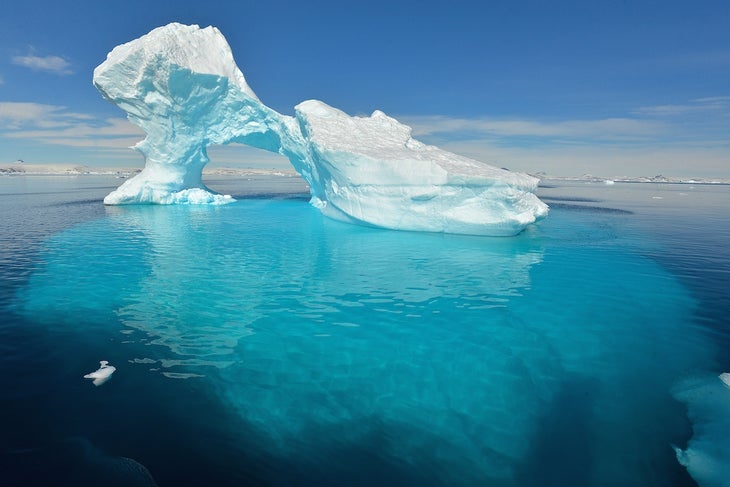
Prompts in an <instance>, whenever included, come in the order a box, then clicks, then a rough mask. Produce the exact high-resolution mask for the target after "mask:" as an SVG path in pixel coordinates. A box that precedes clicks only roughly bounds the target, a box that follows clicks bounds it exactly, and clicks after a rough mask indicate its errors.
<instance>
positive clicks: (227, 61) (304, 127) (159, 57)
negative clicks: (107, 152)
mask: <svg viewBox="0 0 730 487" xmlns="http://www.w3.org/2000/svg"><path fill="white" fill-rule="evenodd" d="M94 85H95V86H96V87H97V88H98V89H99V91H101V93H102V94H103V95H104V97H105V98H107V99H108V100H110V101H111V102H112V103H115V104H117V105H118V106H119V107H120V108H122V109H123V110H124V111H126V112H127V114H128V118H129V120H130V121H131V122H132V123H134V124H136V125H138V126H140V127H141V128H142V129H143V130H144V131H145V133H146V134H147V136H146V138H145V139H144V140H143V141H142V142H140V143H139V144H137V145H136V146H135V148H136V149H137V150H139V151H140V152H141V153H142V154H143V155H144V157H145V168H144V170H143V171H142V172H141V173H140V174H138V175H137V176H135V177H134V178H132V179H130V180H128V181H126V182H125V183H124V184H123V185H122V186H120V187H119V188H118V189H117V190H116V191H114V192H112V193H111V194H109V195H108V196H107V197H106V198H105V199H104V203H105V204H109V205H117V204H129V203H158V204H172V203H195V204H200V203H214V204H220V203H226V202H230V201H232V198H230V197H227V196H223V195H216V194H213V193H212V192H211V191H210V190H208V189H207V188H206V187H205V186H204V185H203V183H202V178H201V174H202V169H203V167H204V166H205V164H207V162H208V156H207V151H206V148H207V147H208V146H209V145H212V144H228V143H232V142H237V143H243V144H247V145H251V146H254V147H258V148H261V149H265V150H268V151H272V152H277V153H280V154H282V155H284V156H286V157H288V158H289V160H290V161H291V163H292V165H293V166H294V168H295V169H296V170H297V172H299V174H300V175H301V176H302V177H303V178H304V179H305V180H306V182H307V183H308V184H309V186H310V190H311V196H312V200H311V203H312V204H313V205H314V206H315V207H317V208H319V209H320V210H321V211H322V213H324V214H325V215H328V216H330V217H333V218H337V219H340V220H345V221H355V222H361V223H366V224H370V225H375V226H380V227H385V228H392V229H401V230H417V231H431V232H449V233H465V234H477V235H514V234H516V233H519V232H520V231H521V230H522V229H524V228H525V226H527V225H529V224H530V223H533V222H535V221H537V220H539V219H541V218H543V217H544V216H545V215H547V211H548V208H547V206H546V205H545V204H544V203H543V202H542V201H540V200H539V199H538V198H537V197H536V196H535V195H534V190H535V188H536V187H537V183H538V180H537V179H536V178H534V177H531V176H528V175H526V174H521V173H513V172H510V171H507V170H504V169H499V168H496V167H492V166H489V165H487V164H483V163H481V162H478V161H474V160H472V159H468V158H466V157H462V156H459V155H457V154H452V153H449V152H446V151H444V150H441V149H439V148H437V147H433V146H428V145H425V144H423V143H421V142H418V141H416V140H414V139H413V138H412V137H411V129H410V127H408V126H406V125H403V124H401V123H399V122H398V121H397V120H395V119H393V118H391V117H388V116H387V115H385V114H384V113H383V112H381V111H375V112H373V114H372V115H371V116H370V117H351V116H349V115H347V114H346V113H344V112H342V111H340V110H337V109H335V108H332V107H330V106H328V105H326V104H325V103H323V102H321V101H317V100H309V101H305V102H303V103H300V104H299V105H297V106H296V108H295V117H290V116H285V115H282V114H280V113H278V112H276V111H274V110H272V109H270V108H269V107H267V106H266V105H264V104H263V103H261V101H259V99H258V98H257V97H256V95H255V93H254V92H253V91H252V90H251V88H250V87H249V86H248V84H247V83H246V81H245V78H244V76H243V74H242V73H241V71H240V69H239V68H238V67H237V66H236V64H235V62H234V60H233V55H232V54H231V49H230V47H229V46H228V43H227V42H226V40H225V38H224V37H223V35H222V34H221V33H220V32H219V31H218V30H217V29H216V28H214V27H206V28H204V29H201V28H200V27H198V26H196V25H191V26H187V25H181V24H177V23H173V24H169V25H166V26H164V27H159V28H157V29H154V30H153V31H151V32H150V33H149V34H147V35H145V36H142V37H140V38H139V39H136V40H134V41H131V42H128V43H126V44H123V45H121V46H118V47H116V48H114V50H113V51H112V52H111V53H109V55H108V56H107V59H106V61H105V62H104V63H102V64H101V65H100V66H98V67H97V68H96V69H95V70H94ZM188 190H195V191H192V192H186V191H188ZM202 193H208V196H206V195H203V194H202Z"/></svg>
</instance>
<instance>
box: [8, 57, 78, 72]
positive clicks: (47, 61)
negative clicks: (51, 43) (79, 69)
mask: <svg viewBox="0 0 730 487" xmlns="http://www.w3.org/2000/svg"><path fill="white" fill-rule="evenodd" d="M12 61H13V64H16V65H18V66H23V67H26V68H30V69H32V70H34V71H47V72H49V73H54V74H59V75H68V74H73V71H72V70H71V63H69V62H68V61H67V60H66V59H64V58H62V57H60V56H36V55H35V54H33V53H30V54H28V55H27V56H13V58H12Z"/></svg>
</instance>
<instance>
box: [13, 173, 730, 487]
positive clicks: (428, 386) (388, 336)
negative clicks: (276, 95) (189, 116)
mask: <svg viewBox="0 0 730 487" xmlns="http://www.w3.org/2000/svg"><path fill="white" fill-rule="evenodd" d="M118 182H119V180H114V179H108V178H102V177H93V176H86V177H80V178H75V179H71V178H50V179H49V178H38V177H36V178H34V177H20V178H14V177H13V178H10V177H9V178H0V208H1V209H2V213H3V215H7V218H4V219H3V223H2V225H3V227H2V233H1V234H0V235H1V236H0V239H1V243H2V254H1V257H0V276H1V277H2V281H1V282H2V288H1V289H0V298H1V299H2V301H1V302H0V313H2V319H1V320H0V322H1V323H2V325H0V347H1V348H2V350H1V351H2V354H1V356H0V391H2V394H1V395H0V401H1V402H0V406H1V408H2V409H1V410H0V412H1V413H2V420H0V421H2V423H3V424H2V430H3V432H4V434H3V435H2V439H1V441H2V444H0V447H2V452H3V454H2V460H1V461H0V476H1V477H2V478H3V479H9V480H8V484H9V485H48V484H53V483H56V484H58V483H61V484H68V485H102V484H103V485H155V484H157V485H163V486H164V485H373V484H381V485H383V484H384V485H506V486H510V485H512V486H514V485H520V486H522V485H678V486H679V485H694V482H693V480H692V479H691V477H690V476H689V475H688V474H687V471H686V470H685V468H684V467H682V466H681V465H680V464H679V463H678V462H677V459H676V457H675V453H674V451H673V449H672V448H671V445H678V446H680V447H685V446H686V444H687V442H688V441H689V440H690V438H691V436H692V432H693V431H692V426H691V423H690V421H689V418H688V414H687V407H686V405H685V404H684V403H682V402H679V401H677V400H676V399H675V397H674V396H673V395H672V391H673V388H675V387H676V384H677V383H679V382H681V381H682V380H684V379H685V378H686V377H688V376H692V375H693V374H697V373H705V372H709V373H715V372H716V373H719V372H722V371H723V369H728V368H730V363H728V362H729V361H730V356H728V354H727V352H726V350H728V348H727V344H728V337H729V336H730V333H728V326H727V325H728V324H727V321H726V320H727V315H728V311H729V310H730V309H729V308H730V305H729V301H728V296H729V291H728V289H730V287H728V286H727V284H728V276H729V275H730V256H729V255H728V251H727V250H726V248H725V246H726V242H728V241H730V240H729V239H728V237H730V224H728V222H727V221H726V220H727V219H726V218H725V215H724V214H723V211H724V209H725V208H727V207H728V203H730V190H729V189H728V188H727V187H725V186H694V187H689V186H679V185H648V184H634V185H631V184H623V185H622V184H617V185H614V186H610V187H609V186H601V185H587V184H573V185H566V184H564V183H563V184H560V185H558V184H553V185H546V187H544V188H541V190H540V194H541V196H542V197H543V198H545V200H546V202H548V203H549V204H550V205H551V207H552V212H551V214H550V216H549V217H548V219H547V220H545V221H543V222H541V223H540V224H539V225H536V226H533V227H531V228H529V229H528V230H527V231H525V232H524V233H522V234H521V235H519V236H518V237H515V238H477V237H465V236H454V235H437V234H421V233H406V232H393V231H384V230H378V229H373V228H365V227H358V226H353V225H347V224H342V223H339V222H334V221H330V220H326V219H324V218H322V217H321V215H320V214H319V213H318V212H317V210H316V209H314V208H312V207H310V206H309V205H308V204H307V198H306V196H305V195H306V188H304V187H303V185H302V184H301V183H300V182H299V181H298V180H295V179H282V178H254V179H252V180H242V179H230V180H219V181H212V182H211V183H210V184H211V186H212V187H214V188H216V189H219V190H220V191H222V192H226V193H232V194H234V195H237V196H239V198H240V201H239V202H237V203H235V204H232V205H226V206H223V207H210V208H205V207H184V206H181V207H151V206H143V207H114V208H105V207H103V205H101V203H100V200H101V198H103V196H104V195H105V194H106V193H108V191H109V190H111V189H113V187H115V186H116V185H117V184H118ZM99 360H108V361H110V363H111V364H112V365H114V366H116V367H117V371H116V372H115V374H114V376H113V378H112V380H110V381H109V382H108V383H106V384H104V385H103V386H101V387H94V386H93V385H92V384H91V383H90V381H88V380H84V379H83V378H82V377H83V375H84V374H86V373H88V372H91V371H92V370H94V369H95V368H96V367H97V366H98V362H99Z"/></svg>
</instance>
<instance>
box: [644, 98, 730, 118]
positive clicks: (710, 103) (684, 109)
mask: <svg viewBox="0 0 730 487" xmlns="http://www.w3.org/2000/svg"><path fill="white" fill-rule="evenodd" d="M710 111H725V112H730V96H711V97H705V98H696V99H694V100H690V101H689V102H688V103H682V104H676V105H672V104H669V105H655V106H648V107H641V108H638V109H636V110H635V111H634V114H636V115H640V116H650V117H673V116H685V115H689V114H694V113H699V112H710Z"/></svg>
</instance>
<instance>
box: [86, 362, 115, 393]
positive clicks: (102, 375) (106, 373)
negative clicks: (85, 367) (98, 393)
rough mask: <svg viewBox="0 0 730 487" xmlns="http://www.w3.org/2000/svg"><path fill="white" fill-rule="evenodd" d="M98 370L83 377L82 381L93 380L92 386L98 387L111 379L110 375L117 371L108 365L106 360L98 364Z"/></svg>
mask: <svg viewBox="0 0 730 487" xmlns="http://www.w3.org/2000/svg"><path fill="white" fill-rule="evenodd" d="M99 365H100V366H99V368H98V369H97V370H95V371H94V372H91V373H88V374H86V375H85V376H84V379H94V381H93V382H92V384H94V385H95V386H97V387H98V386H100V385H102V384H104V383H105V382H106V381H108V380H109V379H111V378H112V374H113V373H114V371H115V370H117V368H116V367H114V366H113V365H109V362H107V361H106V360H102V361H100V362H99Z"/></svg>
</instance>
